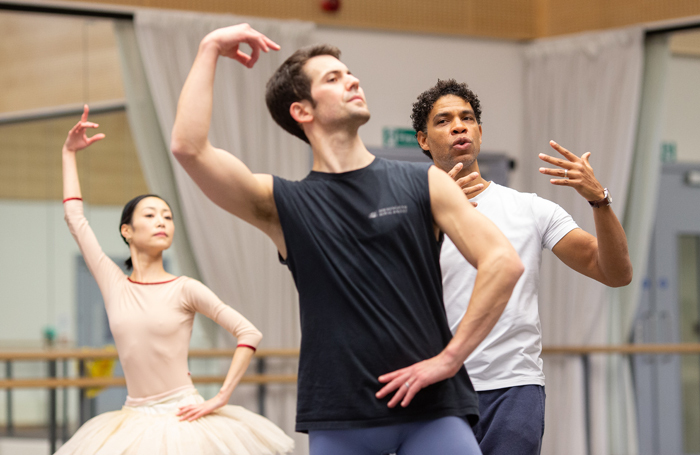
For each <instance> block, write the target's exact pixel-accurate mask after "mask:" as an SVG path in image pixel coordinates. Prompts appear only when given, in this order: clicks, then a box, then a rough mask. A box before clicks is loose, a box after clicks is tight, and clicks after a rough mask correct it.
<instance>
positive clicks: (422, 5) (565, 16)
mask: <svg viewBox="0 0 700 455" xmlns="http://www.w3.org/2000/svg"><path fill="white" fill-rule="evenodd" d="M71 1H72V0H71ZM341 2H342V6H341V9H340V11H339V12H337V13H326V12H324V11H322V10H321V8H320V6H319V5H320V3H321V1H320V0H267V1H257V0H200V1H197V2H193V1H191V0H93V1H92V2H91V3H96V4H112V5H120V6H136V7H149V8H169V9H180V10H193V11H194V10H196V11H203V12H213V13H228V14H236V15H244V16H257V17H270V18H279V19H301V20H307V21H312V22H316V23H318V24H322V25H329V26H338V27H357V28H372V29H382V30H400V31H409V32H410V31H415V32H420V33H438V34H448V35H465V36H481V37H488V38H501V39H513V40H527V39H533V38H541V37H547V36H555V35H562V34H569V33H577V32H582V31H587V30H600V29H606V28H614V27H624V26H628V25H632V24H639V23H645V22H653V21H660V20H667V19H675V18H681V17H687V16H695V15H700V1H698V0H585V1H581V0H444V1H441V2H427V1H425V0H380V1H377V0H341Z"/></svg>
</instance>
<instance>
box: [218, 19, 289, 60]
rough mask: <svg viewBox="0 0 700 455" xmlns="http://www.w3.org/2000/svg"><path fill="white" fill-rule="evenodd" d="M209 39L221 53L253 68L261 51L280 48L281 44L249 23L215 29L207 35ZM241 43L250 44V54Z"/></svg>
mask: <svg viewBox="0 0 700 455" xmlns="http://www.w3.org/2000/svg"><path fill="white" fill-rule="evenodd" d="M207 39H209V40H213V41H214V42H215V43H216V44H217V45H218V48H219V55H222V56H224V57H229V58H232V59H234V60H237V61H239V62H241V64H243V65H245V66H246V67H248V68H252V67H253V65H255V62H257V61H258V57H260V51H262V52H270V50H271V49H272V50H273V51H278V50H280V46H279V44H277V43H275V42H274V41H272V40H271V39H270V38H268V37H267V36H265V35H263V34H262V33H260V32H258V31H257V30H255V29H253V28H252V27H251V26H250V25H248V24H238V25H232V26H230V27H224V28H220V29H218V30H214V31H213V32H211V33H210V34H209V35H207ZM241 43H245V44H247V45H248V46H250V49H251V52H250V55H248V54H246V53H245V52H243V51H242V50H241V49H240V44H241Z"/></svg>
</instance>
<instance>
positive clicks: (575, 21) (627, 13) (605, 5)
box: [538, 0, 700, 36]
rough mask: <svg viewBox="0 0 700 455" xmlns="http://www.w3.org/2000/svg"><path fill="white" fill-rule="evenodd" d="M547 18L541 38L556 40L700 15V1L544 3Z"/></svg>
mask: <svg viewBox="0 0 700 455" xmlns="http://www.w3.org/2000/svg"><path fill="white" fill-rule="evenodd" d="M543 1H544V2H545V5H544V10H545V11H544V12H543V14H545V15H546V18H545V20H544V27H543V29H542V30H538V34H539V35H540V36H555V35H562V34H568V33H578V32H584V31H589V30H601V29H607V28H616V27H626V26H630V25H634V24H643V23H648V22H655V21H662V20H669V19H677V18H682V17H688V16H696V15H700V1H697V0H586V1H581V0H543Z"/></svg>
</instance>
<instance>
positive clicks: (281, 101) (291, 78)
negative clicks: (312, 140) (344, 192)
mask: <svg viewBox="0 0 700 455" xmlns="http://www.w3.org/2000/svg"><path fill="white" fill-rule="evenodd" d="M319 55H330V56H332V57H335V58H338V59H339V58H340V50H339V49H338V48H337V47H335V46H331V45H328V44H317V45H314V46H307V47H303V48H301V49H299V50H298V51H296V52H295V53H293V54H292V55H291V57H289V58H288V59H287V60H285V62H284V63H282V65H281V66H280V67H279V68H277V71H275V73H274V74H273V75H272V77H271V78H270V80H269V81H267V91H266V93H265V102H266V103H267V108H268V109H269V111H270V114H272V118H273V119H274V120H275V122H277V124H278V125H279V126H281V127H282V128H284V130H285V131H287V132H288V133H290V134H293V135H294V136H296V137H298V138H299V139H301V140H302V141H304V142H306V143H307V144H308V143H309V139H308V138H307V137H306V134H305V133H304V130H303V129H302V127H301V125H299V124H298V123H297V122H296V120H294V118H292V115H291V114H290V113H289V107H290V106H291V105H292V103H296V102H297V101H301V100H308V101H310V102H311V104H312V105H313V106H316V103H315V102H314V100H313V99H312V98H311V79H310V78H309V76H308V75H307V74H306V73H305V72H304V65H305V64H306V62H307V61H309V59H311V58H313V57H317V56H319Z"/></svg>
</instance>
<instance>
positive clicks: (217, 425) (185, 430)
mask: <svg viewBox="0 0 700 455" xmlns="http://www.w3.org/2000/svg"><path fill="white" fill-rule="evenodd" d="M203 401H204V398H202V397H201V395H199V393H198V392H197V390H196V389H195V388H194V387H189V388H187V389H186V390H184V391H178V392H176V393H173V394H170V395H167V396H166V397H164V398H161V399H158V400H152V401H147V402H145V403H143V404H139V405H138V406H126V405H125V406H124V407H123V408H122V409H121V410H120V411H112V412H106V413H104V414H100V415H98V416H97V417H94V418H92V419H90V420H88V421H87V422H85V425H83V426H82V427H80V429H79V430H78V431H77V432H76V433H75V435H73V437H72V438H71V439H70V440H69V441H67V442H66V443H65V444H64V445H63V446H62V447H61V448H60V449H59V450H58V452H56V455H221V454H227V455H263V454H264V455H273V454H283V453H288V452H290V451H291V450H292V449H293V448H294V441H293V440H292V439H291V438H290V437H289V436H287V435H286V434H285V433H284V432H283V431H282V430H281V429H279V428H278V427H277V426H276V425H275V424H274V423H272V422H270V421H269V420H267V419H266V418H265V417H262V416H260V415H258V414H255V413H253V412H250V411H248V410H247V409H245V408H242V407H240V406H232V405H226V406H224V407H222V408H219V409H217V410H216V411H215V412H213V413H211V414H209V415H207V416H204V417H201V418H199V419H197V420H195V421H193V422H181V421H180V418H179V417H178V416H176V415H175V414H176V413H177V411H178V408H179V407H180V406H185V405H188V404H196V403H202V402H203ZM127 404H130V403H129V402H128V401H127Z"/></svg>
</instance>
